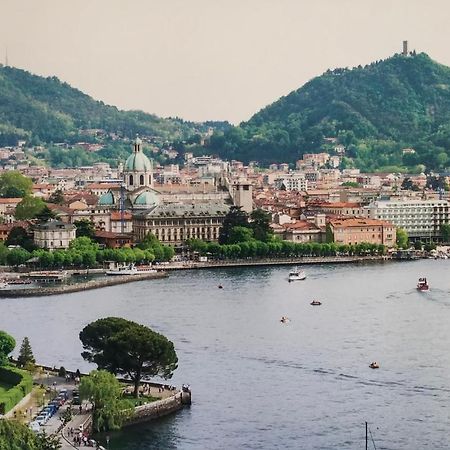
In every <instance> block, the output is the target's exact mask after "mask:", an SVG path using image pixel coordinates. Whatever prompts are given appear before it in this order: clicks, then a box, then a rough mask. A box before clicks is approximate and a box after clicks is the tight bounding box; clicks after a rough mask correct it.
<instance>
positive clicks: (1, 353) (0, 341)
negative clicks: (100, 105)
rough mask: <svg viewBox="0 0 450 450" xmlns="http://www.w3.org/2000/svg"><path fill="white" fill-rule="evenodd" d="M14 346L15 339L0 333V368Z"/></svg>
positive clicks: (6, 360)
mask: <svg viewBox="0 0 450 450" xmlns="http://www.w3.org/2000/svg"><path fill="white" fill-rule="evenodd" d="M15 346H16V341H15V339H14V338H13V337H12V336H10V335H9V334H8V333H5V332H4V331H0V366H4V365H5V364H6V363H7V362H8V355H9V354H10V353H11V352H12V351H13V350H14V347H15ZM0 422H1V421H0ZM0 448H1V447H0Z"/></svg>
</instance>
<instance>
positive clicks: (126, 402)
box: [120, 395, 160, 409]
mask: <svg viewBox="0 0 450 450" xmlns="http://www.w3.org/2000/svg"><path fill="white" fill-rule="evenodd" d="M156 400H160V397H151V396H146V395H144V396H142V397H139V398H134V397H133V396H132V395H124V396H123V397H122V398H121V399H120V404H121V406H122V408H121V409H131V408H134V407H135V406H140V405H143V404H145V403H151V402H155V401H156Z"/></svg>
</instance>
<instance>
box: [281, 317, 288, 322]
mask: <svg viewBox="0 0 450 450" xmlns="http://www.w3.org/2000/svg"><path fill="white" fill-rule="evenodd" d="M280 322H281V323H288V322H290V319H289V317H286V316H283V317H282V318H281V319H280Z"/></svg>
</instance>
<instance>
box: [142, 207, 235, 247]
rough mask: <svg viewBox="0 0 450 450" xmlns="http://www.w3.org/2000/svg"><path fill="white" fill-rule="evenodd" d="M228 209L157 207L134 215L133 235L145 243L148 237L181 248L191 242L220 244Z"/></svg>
mask: <svg viewBox="0 0 450 450" xmlns="http://www.w3.org/2000/svg"><path fill="white" fill-rule="evenodd" d="M228 210H229V205H225V204H223V203H222V204H221V203H217V204H213V203H209V204H192V205H184V204H156V203H155V204H154V206H153V207H152V208H150V209H145V210H142V211H136V212H134V213H133V233H134V236H135V238H136V239H137V240H142V239H143V238H144V237H145V236H146V235H147V234H148V233H152V234H154V235H155V236H156V237H157V238H158V239H159V240H160V241H161V242H162V243H164V244H169V245H172V246H174V247H181V246H182V245H183V243H184V242H185V241H186V240H188V239H202V240H204V241H217V240H218V239H219V231H220V228H221V226H222V223H223V220H224V218H225V216H226V214H227V213H228Z"/></svg>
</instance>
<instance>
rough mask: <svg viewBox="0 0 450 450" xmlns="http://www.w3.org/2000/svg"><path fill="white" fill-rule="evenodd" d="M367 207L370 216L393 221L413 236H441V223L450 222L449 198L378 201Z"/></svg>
mask: <svg viewBox="0 0 450 450" xmlns="http://www.w3.org/2000/svg"><path fill="white" fill-rule="evenodd" d="M365 209H366V211H367V216H368V217H370V218H372V219H380V220H384V221H387V222H391V223H392V224H394V225H395V226H396V227H399V228H403V229H404V230H405V231H406V232H407V233H408V235H409V236H410V237H412V238H425V239H426V238H433V237H439V236H440V227H441V225H442V224H444V223H449V202H448V201H447V200H388V201H376V202H373V203H371V204H370V205H369V206H367V207H366V208H365Z"/></svg>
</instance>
